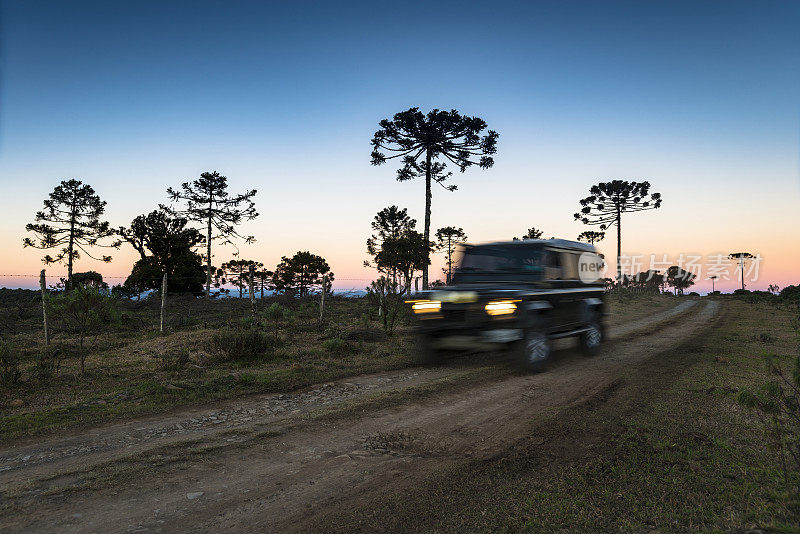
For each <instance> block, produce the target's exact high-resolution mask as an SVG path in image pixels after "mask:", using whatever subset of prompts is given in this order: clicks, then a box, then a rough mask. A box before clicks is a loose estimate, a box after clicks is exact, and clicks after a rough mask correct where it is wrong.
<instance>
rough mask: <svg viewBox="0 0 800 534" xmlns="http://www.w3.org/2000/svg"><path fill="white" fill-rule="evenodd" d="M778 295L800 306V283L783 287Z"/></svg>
mask: <svg viewBox="0 0 800 534" xmlns="http://www.w3.org/2000/svg"><path fill="white" fill-rule="evenodd" d="M780 297H781V299H783V300H786V301H789V302H793V303H794V304H796V305H798V306H800V285H798V286H786V287H784V288H783V289H781V292H780Z"/></svg>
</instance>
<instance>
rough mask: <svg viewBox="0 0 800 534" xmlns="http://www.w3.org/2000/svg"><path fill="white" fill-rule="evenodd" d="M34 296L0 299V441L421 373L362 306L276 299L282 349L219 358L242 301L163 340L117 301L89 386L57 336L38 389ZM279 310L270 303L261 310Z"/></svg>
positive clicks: (197, 309) (97, 345) (95, 352)
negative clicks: (5, 361) (58, 351)
mask: <svg viewBox="0 0 800 534" xmlns="http://www.w3.org/2000/svg"><path fill="white" fill-rule="evenodd" d="M29 293H30V294H29ZM29 293H25V294H24V295H22V296H20V294H17V293H11V294H8V295H6V294H5V293H3V294H2V295H0V296H3V295H5V297H3V298H6V297H8V298H6V300H3V299H2V298H0V329H3V330H4V337H5V338H8V339H10V340H11V341H13V343H14V344H15V345H16V346H17V347H19V349H20V353H21V357H22V364H21V366H20V368H21V370H22V374H23V377H22V382H21V383H20V384H19V385H17V386H15V387H11V388H8V387H0V406H3V407H4V409H3V411H2V412H1V413H0V440H2V441H8V440H11V439H17V438H22V437H30V436H36V435H40V434H43V433H47V432H54V431H58V430H63V429H69V428H76V427H80V426H86V425H92V424H97V423H102V422H107V421H114V420H120V419H126V418H131V417H136V416H142V415H148V414H155V413H160V412H165V411H169V410H172V409H174V408H177V407H181V406H188V405H197V404H203V403H209V402H214V401H218V400H222V399H229V398H233V397H237V396H241V395H250V394H255V393H273V392H286V391H292V390H296V389H299V388H303V387H306V386H309V385H312V384H315V383H320V382H326V381H330V380H334V379H338V378H343V377H347V376H353V375H358V374H364V373H372V372H379V371H386V370H393V369H400V368H404V367H409V366H413V365H416V364H417V357H416V352H415V348H414V347H415V342H414V340H413V337H412V336H411V335H410V331H409V321H408V318H407V317H401V321H400V326H399V327H398V329H397V331H396V333H395V335H394V336H392V337H387V336H385V335H384V334H383V333H382V331H381V329H380V323H379V321H378V317H377V316H376V315H375V310H372V309H370V307H369V306H368V304H367V303H366V302H365V301H364V300H362V299H343V298H332V299H327V301H326V321H325V322H324V323H323V324H320V323H319V321H318V313H319V308H318V303H316V302H314V301H313V300H306V301H303V302H301V301H297V300H291V299H289V300H287V299H282V300H281V304H282V305H283V306H285V307H286V308H288V309H289V310H290V312H291V317H290V318H289V319H288V320H286V321H282V322H281V324H280V328H279V339H278V340H277V341H276V342H275V343H272V342H269V343H268V342H267V341H268V340H263V341H264V343H265V344H266V345H269V346H268V347H267V348H265V352H264V355H263V356H258V355H256V356H254V357H253V358H247V359H242V358H240V359H232V358H231V355H230V354H228V355H224V354H221V353H220V352H221V351H219V350H215V349H214V340H215V337H216V338H217V341H218V342H219V341H220V339H219V333H220V332H221V331H223V332H229V331H231V330H236V329H239V328H241V327H242V325H243V323H247V322H248V318H249V317H250V304H249V301H247V300H246V299H242V300H241V301H240V300H239V299H223V300H219V301H211V302H207V301H204V300H201V299H191V298H175V299H172V300H171V301H170V304H169V308H168V315H167V317H168V331H167V333H166V334H164V335H160V334H159V333H158V331H157V330H158V320H159V315H158V304H159V303H158V302H156V301H155V300H154V301H153V302H151V301H149V300H144V301H141V302H135V301H133V302H126V303H124V304H123V305H122V309H121V312H122V313H121V315H122V321H121V322H120V323H119V324H118V325H116V326H115V327H114V330H113V331H109V332H106V333H104V334H102V335H100V336H98V338H97V339H96V340H90V341H89V342H88V348H87V351H88V354H87V358H86V366H87V374H86V375H85V376H82V375H80V373H79V366H78V358H77V357H75V347H74V346H73V345H74V343H73V340H72V339H70V338H69V337H67V336H66V335H63V334H59V333H58V332H56V333H55V336H54V342H55V343H57V344H61V345H63V346H65V347H66V348H67V349H68V350H67V351H66V352H67V353H68V354H70V357H69V358H67V359H66V360H64V361H63V362H62V363H61V368H60V370H59V373H58V375H57V376H55V377H54V378H52V379H50V380H41V379H39V378H37V373H36V357H37V354H39V352H40V351H41V350H42V348H43V343H42V339H41V327H40V323H39V321H40V320H41V315H40V314H41V310H40V308H39V304H38V303H37V302H36V298H34V297H35V294H34V292H29ZM23 297H24V298H23ZM156 300H157V299H156ZM274 300H278V299H265V302H263V303H260V305H261V308H262V309H264V308H266V307H267V306H269V305H270V304H271V303H272V302H273V301H274ZM674 304H675V299H674V298H671V297H668V296H667V297H646V298H644V297H642V298H640V299H626V300H625V301H624V302H622V301H620V302H615V301H613V300H612V301H611V302H610V306H609V308H610V310H611V313H612V315H611V318H610V319H611V322H612V323H613V322H614V321H619V320H625V318H633V317H638V316H645V315H648V314H650V313H654V312H655V311H658V310H660V309H664V308H668V307H670V306H673V305H674ZM3 327H5V328H3ZM263 330H264V332H266V334H267V335H268V337H269V338H272V336H273V335H274V324H273V323H272V322H269V321H268V322H266V323H265V324H264V326H263ZM187 356H188V357H187ZM19 401H21V402H22V405H21V406H16V405H15V404H18V403H19Z"/></svg>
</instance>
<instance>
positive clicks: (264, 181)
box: [0, 0, 800, 291]
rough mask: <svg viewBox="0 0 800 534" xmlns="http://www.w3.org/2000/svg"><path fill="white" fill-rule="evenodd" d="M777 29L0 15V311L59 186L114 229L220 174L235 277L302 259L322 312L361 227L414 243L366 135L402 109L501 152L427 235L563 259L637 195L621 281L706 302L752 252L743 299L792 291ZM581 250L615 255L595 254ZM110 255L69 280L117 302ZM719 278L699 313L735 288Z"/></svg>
mask: <svg viewBox="0 0 800 534" xmlns="http://www.w3.org/2000/svg"><path fill="white" fill-rule="evenodd" d="M798 27H800V4H798V3H794V2H721V1H720V2H686V3H681V2H585V3H584V2H521V3H513V2H512V3H507V2H491V3H486V2H482V3H468V2H436V3H432V2H420V3H415V2H396V3H375V2H369V3H367V2H364V3H357V2H350V3H348V2H335V3H334V2H331V3H316V2H301V1H300V2H280V3H278V2H275V3H267V2H252V3H250V2H201V1H192V2H146V1H140V2H129V3H119V2H99V1H98V2H81V1H77V0H76V1H72V2H44V1H23V0H3V1H1V2H0V183H2V185H3V186H4V187H3V190H4V193H5V195H6V198H7V200H6V202H4V203H3V207H2V209H0V250H2V256H0V274H2V275H6V276H2V277H0V286H3V285H5V286H7V287H12V286H19V285H21V286H33V285H35V283H36V281H35V279H33V278H25V277H23V278H17V277H12V276H8V275H31V274H35V273H38V272H39V270H40V269H41V268H42V264H41V257H42V251H39V250H35V249H31V248H26V249H23V248H22V239H23V237H24V236H25V235H26V232H25V224H26V223H28V222H33V218H34V215H35V212H36V211H37V210H39V209H41V206H42V201H43V200H44V199H45V198H46V196H47V194H48V193H49V192H50V191H52V189H53V187H55V186H56V185H57V184H58V182H59V181H60V180H63V179H68V178H77V179H80V180H82V181H83V182H85V183H88V184H91V185H92V186H93V187H94V188H95V190H96V191H97V192H98V194H99V195H100V196H101V198H102V199H103V200H105V201H107V202H108V206H107V210H106V213H105V216H106V219H107V220H109V221H110V222H111V224H112V225H113V226H120V225H126V224H129V223H130V221H131V219H133V218H134V217H135V216H136V215H138V214H141V213H147V212H149V211H151V210H153V209H155V208H156V207H157V205H158V204H159V203H165V202H167V197H166V188H167V187H168V186H173V187H176V186H178V185H179V184H180V183H181V182H185V181H188V180H192V179H194V178H197V177H198V176H199V175H200V173H202V172H204V171H210V170H217V171H219V172H220V173H222V174H224V175H226V176H227V177H228V179H229V183H230V187H231V191H232V192H237V191H244V190H246V189H251V188H255V189H257V190H258V194H257V196H256V206H257V209H258V211H259V213H260V216H259V217H258V218H257V219H256V220H255V221H252V222H248V223H246V224H244V225H243V226H242V228H241V231H242V233H245V234H252V235H255V236H256V238H257V242H256V243H254V244H252V245H243V246H242V247H241V254H242V257H244V258H247V259H255V260H258V261H262V262H264V263H265V264H266V265H267V266H268V267H271V266H274V265H275V264H277V263H278V261H280V258H281V256H284V255H292V254H293V253H295V252H296V251H298V250H309V251H311V252H313V253H316V254H319V255H321V256H323V257H325V258H326V259H327V260H328V262H329V263H330V265H331V267H332V270H333V271H334V273H335V274H336V278H337V283H336V285H335V287H336V288H339V289H347V288H356V289H361V288H363V287H364V286H366V285H367V284H368V282H369V280H371V279H374V278H375V277H376V273H375V271H373V270H371V269H368V268H365V267H363V266H362V263H363V261H364V260H365V259H367V256H366V251H365V241H366V239H367V238H368V237H369V235H370V226H369V224H370V221H371V219H372V217H373V216H374V214H375V213H376V212H377V211H379V210H380V209H382V208H383V207H386V206H389V205H392V204H396V205H398V206H400V207H407V208H408V210H409V213H410V214H411V215H412V216H413V217H414V218H416V219H417V220H418V221H420V223H419V227H420V230H421V224H422V223H421V221H422V220H423V215H424V180H413V181H410V182H402V183H401V182H397V181H396V180H395V171H396V166H394V165H392V164H386V165H383V166H380V167H373V166H371V165H370V158H369V154H370V151H371V147H370V139H371V138H372V134H373V133H374V132H375V130H376V129H377V128H378V121H380V120H381V119H383V118H390V117H391V116H392V115H393V114H394V113H397V112H400V111H403V110H406V109H408V108H410V107H414V106H416V107H420V108H421V109H422V110H423V111H428V110H430V109H433V108H439V109H457V110H459V111H460V112H461V113H463V114H467V115H471V116H479V117H481V118H483V119H484V120H485V121H486V122H487V123H488V125H489V127H490V128H491V129H494V130H496V131H497V132H499V134H500V137H499V141H498V146H497V154H496V155H495V165H494V167H493V168H491V169H488V170H481V169H470V170H468V171H467V172H465V173H463V174H462V173H459V172H458V171H457V170H456V172H455V173H454V177H453V181H452V183H454V184H457V185H458V190H457V191H455V192H448V191H445V190H444V189H441V188H438V190H437V189H434V196H433V206H432V223H431V224H432V228H433V229H434V230H435V229H436V228H439V227H442V226H456V227H462V228H463V229H464V231H465V232H466V233H467V235H468V237H469V241H470V242H476V243H478V242H486V241H495V240H507V239H510V238H511V237H513V236H519V235H522V234H524V233H525V231H526V230H527V228H529V227H531V226H535V227H536V228H540V229H542V230H543V231H544V233H545V237H551V236H555V237H562V238H567V239H574V238H575V237H576V236H577V235H578V234H579V233H580V232H581V231H583V230H586V229H596V228H594V227H592V228H587V227H584V226H583V225H582V224H581V223H579V222H576V221H575V220H574V218H573V213H575V212H576V211H578V209H579V204H578V201H579V199H580V198H583V197H584V196H586V195H587V194H588V191H589V188H590V187H591V185H593V184H595V183H597V182H599V181H606V180H611V179H626V180H648V181H649V182H650V183H651V184H652V190H653V191H657V192H660V193H661V194H662V196H663V199H664V200H663V205H662V207H661V208H660V209H658V210H652V211H647V212H641V213H635V214H630V215H628V216H626V217H624V218H623V224H622V230H623V232H622V245H623V247H622V248H623V253H624V254H625V255H627V256H630V257H632V258H636V257H637V256H640V257H641V258H640V259H639V260H638V261H639V262H642V264H643V266H644V269H646V268H648V267H649V261H650V258H651V255H653V254H655V255H656V258H657V260H658V262H663V261H664V255H667V262H668V263H678V261H679V259H680V258H681V254H683V257H684V258H689V257H697V256H700V257H701V258H702V260H700V263H701V264H702V266H703V268H702V271H701V272H700V276H699V277H698V283H697V285H696V289H698V290H700V291H706V290H708V289H710V282H709V281H708V280H707V276H708V274H707V273H708V264H709V263H714V262H715V261H716V260H715V259H714V258H715V257H716V255H719V254H728V253H730V252H738V251H749V252H752V253H753V254H760V255H761V257H762V258H763V259H762V260H761V261H760V262H759V263H758V278H757V280H754V281H752V282H748V287H749V288H750V289H765V288H766V287H767V285H768V284H778V285H779V286H785V285H788V284H796V283H798V282H800V269H799V268H798V265H800V236H799V235H798V230H799V229H800V209H798V205H800V204H799V203H798V201H799V200H800V157H799V156H798V154H799V153H800V150H799V148H800V31H798V30H797V28H798ZM454 170H455V169H454ZM599 248H600V250H601V251H602V252H604V253H606V255H607V256H608V257H613V256H614V253H615V249H616V237H615V236H614V235H613V233H612V235H609V236H607V238H606V239H605V240H604V241H603V242H601V243H600V244H599ZM231 253H232V249H230V248H223V247H220V248H218V249H217V250H216V251H215V253H214V261H215V263H217V264H219V263H221V262H223V261H226V260H228V259H230V258H231ZM113 256H114V260H113V262H112V263H110V264H102V263H99V262H95V261H93V260H90V259H88V258H84V259H81V260H80V261H79V262H78V263H77V264H76V271H84V270H90V269H92V270H98V271H100V272H101V273H103V275H104V276H105V277H106V278H107V279H108V280H109V281H110V282H116V283H118V282H121V281H122V280H123V279H124V276H126V275H127V274H128V273H129V272H130V268H131V265H132V263H133V262H134V261H135V259H136V254H135V253H134V251H133V250H132V249H131V248H130V247H125V246H123V248H122V249H120V250H119V251H115V252H114V253H113ZM442 261H443V260H442V257H441V255H437V256H436V258H435V259H434V265H433V266H432V268H431V273H432V277H436V276H440V273H441V266H442ZM633 261H634V262H636V261H637V260H636V259H634V260H633ZM695 261H696V262H697V260H695ZM611 266H612V269H613V261H611ZM657 268H661V269H662V270H663V268H664V266H662V265H660V264H659V265H657ZM65 271H66V269H65V268H64V267H63V266H49V267H48V274H49V275H51V276H57V275H59V274H63V273H64V272H65ZM754 274H755V273H753V272H751V273H750V275H749V276H750V277H752V276H753V275H754ZM728 276H729V278H730V279H729V280H725V279H724V278H721V279H719V280H718V283H717V289H722V290H723V291H729V290H732V289H735V288H736V287H737V286H738V283H739V282H737V281H736V280H735V279H734V277H735V273H734V272H733V270H730V273H729V275H728ZM111 277H121V278H111Z"/></svg>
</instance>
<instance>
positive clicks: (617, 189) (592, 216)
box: [575, 180, 661, 280]
mask: <svg viewBox="0 0 800 534" xmlns="http://www.w3.org/2000/svg"><path fill="white" fill-rule="evenodd" d="M589 192H590V193H591V194H590V195H589V196H588V197H586V198H583V199H581V201H580V203H581V206H583V207H582V208H581V211H580V213H576V214H575V219H576V220H579V221H581V222H583V224H597V225H600V229H601V230H605V229H606V228H609V227H611V226H613V225H617V280H622V266H621V265H620V256H622V214H623V213H632V212H636V211H645V210H652V209H656V208H660V207H661V193H652V194H651V193H650V182H627V181H624V180H613V181H611V182H601V183H599V184H597V185H593V186H592V187H591V189H590V190H589ZM648 195H649V198H648Z"/></svg>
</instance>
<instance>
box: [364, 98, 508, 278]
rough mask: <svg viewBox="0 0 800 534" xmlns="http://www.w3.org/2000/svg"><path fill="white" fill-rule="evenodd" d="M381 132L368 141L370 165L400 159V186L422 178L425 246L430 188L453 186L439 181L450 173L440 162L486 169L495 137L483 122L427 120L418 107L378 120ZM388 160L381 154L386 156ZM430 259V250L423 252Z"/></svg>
mask: <svg viewBox="0 0 800 534" xmlns="http://www.w3.org/2000/svg"><path fill="white" fill-rule="evenodd" d="M379 125H380V129H379V130H378V131H377V132H375V135H374V136H373V137H372V154H371V158H372V160H371V161H372V164H373V165H382V164H383V163H386V161H387V160H390V159H395V158H401V161H402V166H401V167H400V168H399V169H398V170H397V179H398V180H399V181H401V182H402V181H405V180H411V179H413V178H417V177H419V176H424V177H425V227H424V231H423V239H424V241H425V243H428V242H429V241H430V234H431V185H432V183H434V182H436V183H438V184H439V185H441V186H442V187H444V188H445V189H447V190H448V191H455V190H456V186H455V185H445V184H444V182H445V181H446V180H447V178H449V177H450V176H451V175H452V173H450V172H445V170H446V163H444V162H442V161H437V160H439V158H440V157H441V158H442V159H443V160H447V161H449V162H451V163H453V164H454V165H456V166H457V167H458V169H459V170H460V171H461V172H464V171H466V170H467V169H468V168H469V167H471V166H473V165H478V166H479V167H480V168H482V169H488V168H489V167H491V166H492V165H494V159H493V158H492V154H494V153H495V152H496V151H497V137H498V134H497V132H495V131H494V130H488V131H487V132H486V135H483V136H481V133H482V132H483V131H484V130H485V129H486V122H484V120H483V119H480V118H478V117H467V116H462V115H461V114H460V113H459V112H458V111H456V110H452V111H440V110H438V109H434V110H432V111H430V112H429V113H428V114H427V115H425V114H423V113H422V112H421V111H420V110H419V108H411V109H409V110H408V111H403V112H401V113H397V114H396V115H395V116H394V117H393V118H392V120H389V119H383V120H382V121H380V123H379ZM387 152H388V153H389V154H390V155H388V156H387V155H386V153H387ZM428 254H430V251H429V252H428ZM429 264H430V259H429V260H428V261H427V262H425V265H424V266H423V269H422V287H423V289H427V288H428V265H429Z"/></svg>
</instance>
